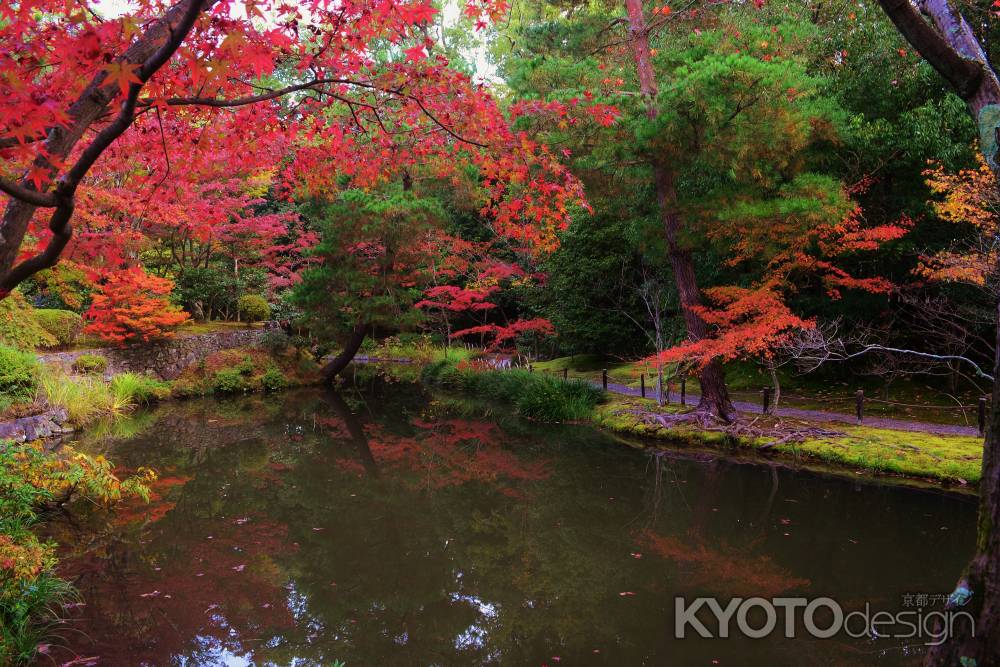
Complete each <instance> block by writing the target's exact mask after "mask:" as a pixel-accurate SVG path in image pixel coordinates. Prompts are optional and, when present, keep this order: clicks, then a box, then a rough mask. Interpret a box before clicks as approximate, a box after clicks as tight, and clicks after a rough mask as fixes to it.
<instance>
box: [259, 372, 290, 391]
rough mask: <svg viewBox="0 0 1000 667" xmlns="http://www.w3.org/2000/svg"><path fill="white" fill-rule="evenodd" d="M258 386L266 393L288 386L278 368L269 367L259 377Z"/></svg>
mask: <svg viewBox="0 0 1000 667" xmlns="http://www.w3.org/2000/svg"><path fill="white" fill-rule="evenodd" d="M260 384H261V386H262V387H264V389H265V390H266V391H278V390H280V389H284V388H285V387H287V386H288V378H286V377H285V375H284V373H282V372H281V371H280V370H279V369H278V368H276V367H274V366H271V367H270V368H268V369H267V371H266V372H265V373H264V375H262V376H261V378H260Z"/></svg>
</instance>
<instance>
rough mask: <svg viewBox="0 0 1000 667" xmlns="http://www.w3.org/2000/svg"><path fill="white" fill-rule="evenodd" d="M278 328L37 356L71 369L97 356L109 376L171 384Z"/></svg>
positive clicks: (233, 331) (271, 324) (237, 331)
mask: <svg viewBox="0 0 1000 667" xmlns="http://www.w3.org/2000/svg"><path fill="white" fill-rule="evenodd" d="M275 328H277V324H276V323H271V322H268V323H266V324H265V325H264V328H252V329H251V328H247V329H234V330H232V331H220V332H217V333H209V334H201V335H198V336H179V337H177V338H171V339H169V340H166V341H163V342H161V343H151V344H148V345H136V346H132V347H107V348H100V349H94V350H77V351H75V352H49V353H46V354H40V355H38V358H39V359H40V360H41V361H42V362H44V363H47V364H58V365H61V366H63V367H64V368H67V369H68V368H70V367H71V366H72V365H73V362H74V361H76V359H77V358H78V357H80V356H82V355H84V354H96V355H99V356H102V357H104V358H105V359H107V360H108V370H107V373H108V374H109V375H113V374H115V373H124V372H132V373H148V374H153V375H156V376H158V377H159V378H160V379H163V380H173V379H175V378H176V377H177V376H178V375H180V374H181V372H182V371H183V370H184V369H185V368H187V367H188V366H190V365H191V364H194V363H197V362H199V361H201V360H202V359H204V358H205V357H207V356H208V355H210V354H212V353H213V352H218V351H220V350H231V349H233V348H237V347H246V346H248V345H254V344H256V343H257V342H258V341H259V340H260V338H261V336H263V335H264V333H266V332H267V331H270V330H272V329H275Z"/></svg>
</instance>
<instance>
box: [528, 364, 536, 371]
mask: <svg viewBox="0 0 1000 667" xmlns="http://www.w3.org/2000/svg"><path fill="white" fill-rule="evenodd" d="M528 372H529V373H534V372H535V367H534V366H532V365H531V364H528Z"/></svg>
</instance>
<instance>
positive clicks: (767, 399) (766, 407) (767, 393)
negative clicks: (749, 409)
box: [761, 387, 771, 415]
mask: <svg viewBox="0 0 1000 667" xmlns="http://www.w3.org/2000/svg"><path fill="white" fill-rule="evenodd" d="M761 394H763V401H762V402H763V411H762V412H761V414H765V415H767V414H770V413H771V388H770V387H764V389H763V391H761Z"/></svg>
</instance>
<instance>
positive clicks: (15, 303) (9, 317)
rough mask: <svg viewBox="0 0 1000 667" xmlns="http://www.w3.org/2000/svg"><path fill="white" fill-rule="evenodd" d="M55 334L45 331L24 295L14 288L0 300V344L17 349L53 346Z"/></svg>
mask: <svg viewBox="0 0 1000 667" xmlns="http://www.w3.org/2000/svg"><path fill="white" fill-rule="evenodd" d="M56 344H57V341H56V338H55V336H53V335H52V334H50V333H49V332H48V331H46V330H45V329H44V328H43V327H42V325H41V324H39V322H38V319H37V318H36V317H35V309H34V308H32V307H31V305H29V304H28V301H27V300H26V299H25V298H24V295H23V294H21V293H20V292H18V291H17V290H14V291H13V292H11V293H10V294H8V295H7V298H5V299H3V300H2V301H0V345H6V346H8V347H16V348H17V349H19V350H33V349H35V348H36V347H53V346H55V345H56Z"/></svg>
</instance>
